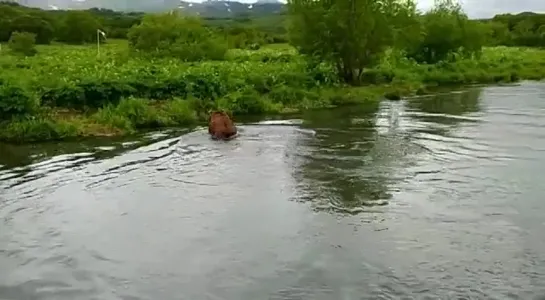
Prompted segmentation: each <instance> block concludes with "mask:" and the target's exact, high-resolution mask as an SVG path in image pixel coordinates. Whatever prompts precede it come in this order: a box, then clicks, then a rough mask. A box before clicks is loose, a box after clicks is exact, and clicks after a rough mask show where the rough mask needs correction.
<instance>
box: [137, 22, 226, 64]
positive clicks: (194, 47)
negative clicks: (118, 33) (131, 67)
mask: <svg viewBox="0 0 545 300" xmlns="http://www.w3.org/2000/svg"><path fill="white" fill-rule="evenodd" d="M127 36H128V39H129V44H130V47H131V49H133V50H135V51H137V52H141V53H145V54H149V55H153V56H159V57H175V58H178V59H180V60H182V61H201V60H223V59H224V57H225V53H226V52H227V43H226V41H225V40H224V39H223V38H222V37H220V36H219V35H218V34H216V33H214V32H213V31H212V30H210V29H208V28H206V27H204V26H203V24H202V23H201V21H200V19H198V18H194V17H181V16H179V15H178V14H174V13H165V14H150V15H146V16H145V17H144V18H143V19H142V23H140V24H139V25H136V26H133V27H132V28H131V29H130V30H129V32H128V34H127Z"/></svg>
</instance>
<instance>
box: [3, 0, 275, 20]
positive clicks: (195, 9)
mask: <svg viewBox="0 0 545 300" xmlns="http://www.w3.org/2000/svg"><path fill="white" fill-rule="evenodd" d="M11 2H17V3H19V4H20V5H24V6H30V7H38V8H42V9H47V10H66V9H90V8H93V7H97V8H102V9H112V10H115V11H139V12H160V11H169V10H181V11H183V12H185V13H187V14H190V15H200V16H202V17H205V18H230V17H234V16H238V15H248V16H262V15H271V14H278V13H280V12H281V11H282V10H283V8H284V4H283V3H281V2H279V1H278V0H258V1H257V2H255V3H241V2H238V1H214V0H208V1H205V2H202V3H198V2H189V1H183V0H182V1H180V0H130V1H129V0H116V1H106V0H16V1H15V0H11Z"/></svg>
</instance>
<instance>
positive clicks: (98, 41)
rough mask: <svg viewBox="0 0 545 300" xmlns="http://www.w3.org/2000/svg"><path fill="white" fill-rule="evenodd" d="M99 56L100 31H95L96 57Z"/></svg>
mask: <svg viewBox="0 0 545 300" xmlns="http://www.w3.org/2000/svg"><path fill="white" fill-rule="evenodd" d="M99 55H100V31H98V29H97V56H99Z"/></svg>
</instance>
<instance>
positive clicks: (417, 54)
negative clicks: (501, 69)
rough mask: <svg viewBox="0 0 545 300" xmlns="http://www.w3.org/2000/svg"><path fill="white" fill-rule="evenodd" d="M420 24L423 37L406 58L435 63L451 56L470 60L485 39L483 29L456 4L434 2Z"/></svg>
mask: <svg viewBox="0 0 545 300" xmlns="http://www.w3.org/2000/svg"><path fill="white" fill-rule="evenodd" d="M421 20H422V28H423V31H424V34H423V35H422V36H421V39H420V41H419V42H418V43H416V44H415V47H413V48H412V49H410V50H409V57H411V58H413V59H415V60H417V61H419V62H427V63H436V62H438V61H441V60H445V59H447V57H448V56H449V55H450V54H453V53H459V54H461V55H464V56H472V55H475V54H476V55H478V54H479V53H480V52H481V50H482V46H483V44H484V42H485V38H486V31H485V28H484V25H483V24H482V23H479V22H476V21H472V20H469V18H468V17H467V15H466V14H465V13H464V12H463V10H462V7H461V5H460V4H459V3H455V2H454V1H452V0H436V1H435V6H434V8H433V9H431V10H430V11H428V12H427V13H426V14H424V16H423V17H422V19H421Z"/></svg>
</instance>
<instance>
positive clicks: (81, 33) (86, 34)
mask: <svg viewBox="0 0 545 300" xmlns="http://www.w3.org/2000/svg"><path fill="white" fill-rule="evenodd" d="M100 27H101V26H100V23H99V22H98V20H97V19H96V18H95V17H94V16H93V15H92V14H90V13H89V12H86V11H77V10H74V11H69V12H67V13H66V16H65V17H64V22H63V25H62V27H61V28H60V31H61V32H60V33H59V39H60V40H61V41H63V42H66V43H72V44H83V43H88V42H93V41H96V32H97V29H99V28H100Z"/></svg>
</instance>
